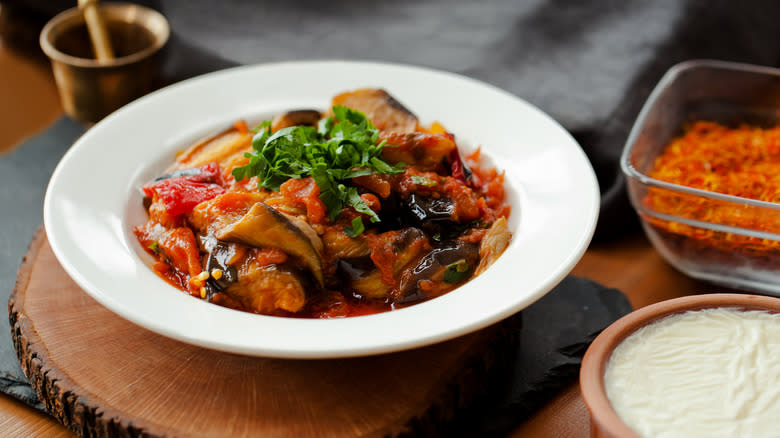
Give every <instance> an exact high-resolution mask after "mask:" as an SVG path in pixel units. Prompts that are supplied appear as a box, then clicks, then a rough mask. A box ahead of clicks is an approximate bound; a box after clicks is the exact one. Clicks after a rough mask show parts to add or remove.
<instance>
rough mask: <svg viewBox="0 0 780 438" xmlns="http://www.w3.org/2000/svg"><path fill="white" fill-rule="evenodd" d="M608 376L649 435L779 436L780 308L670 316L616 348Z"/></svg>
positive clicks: (618, 400) (615, 399) (618, 398)
mask: <svg viewBox="0 0 780 438" xmlns="http://www.w3.org/2000/svg"><path fill="white" fill-rule="evenodd" d="M604 383H605V386H606V390H607V397H608V398H609V400H610V402H611V403H612V406H613V408H614V409H615V411H616V412H617V414H618V415H619V416H620V418H621V419H623V421H624V422H625V423H626V424H627V425H628V426H630V427H631V428H632V429H633V430H634V431H636V432H637V433H638V434H639V435H641V436H643V437H645V438H671V437H685V438H694V437H708V438H712V437H729V438H734V437H751V438H753V437H763V438H771V437H780V314H770V313H767V312H760V311H741V310H736V309H706V310H700V311H691V312H687V313H683V314H679V315H673V316H669V317H667V318H664V319H662V320H660V321H657V322H655V323H653V324H650V325H648V326H645V327H643V328H641V329H639V330H637V331H636V332H634V333H633V334H632V335H630V336H629V337H628V338H626V340H624V341H623V342H622V343H621V344H620V345H619V346H618V347H617V348H616V349H615V351H614V352H613V353H612V357H611V358H610V360H609V363H608V364H607V371H606V373H605V375H604Z"/></svg>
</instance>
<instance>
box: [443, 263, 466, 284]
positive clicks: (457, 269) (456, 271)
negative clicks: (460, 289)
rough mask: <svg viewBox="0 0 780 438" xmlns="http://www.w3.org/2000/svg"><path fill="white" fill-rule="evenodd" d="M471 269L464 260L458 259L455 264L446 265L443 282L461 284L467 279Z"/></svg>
mask: <svg viewBox="0 0 780 438" xmlns="http://www.w3.org/2000/svg"><path fill="white" fill-rule="evenodd" d="M470 273H471V267H470V266H469V263H468V262H467V261H466V260H465V259H460V260H458V261H457V262H455V263H450V264H449V265H447V270H446V271H444V281H446V282H447V283H461V282H463V280H465V279H467V278H468V277H469V274H470Z"/></svg>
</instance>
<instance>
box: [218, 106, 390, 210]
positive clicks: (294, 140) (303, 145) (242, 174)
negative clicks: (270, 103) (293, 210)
mask: <svg viewBox="0 0 780 438" xmlns="http://www.w3.org/2000/svg"><path fill="white" fill-rule="evenodd" d="M256 130H257V134H255V136H254V137H253V139H252V148H253V149H254V152H253V153H250V154H246V156H247V157H248V158H249V163H248V164H247V165H245V166H241V167H236V168H235V169H233V177H235V179H236V181H240V180H243V179H247V178H251V177H253V176H257V177H258V186H259V187H264V188H266V189H269V190H274V191H277V190H279V186H280V185H281V184H282V183H284V182H285V181H287V180H288V179H290V178H304V177H306V176H312V177H313V178H314V181H315V182H316V183H317V186H319V188H320V199H321V200H322V202H324V203H325V206H326V207H327V208H328V217H329V218H330V220H331V221H335V220H336V219H338V217H339V215H340V214H341V210H342V209H343V208H344V207H345V206H351V207H353V208H354V209H355V210H357V211H358V212H360V213H364V214H366V215H368V216H369V218H370V220H371V222H379V217H378V216H377V215H376V213H374V212H373V211H372V210H371V209H370V208H368V206H367V205H366V204H365V202H363V200H362V199H360V195H359V194H358V192H357V189H356V188H355V187H347V185H346V184H347V183H349V181H350V180H351V178H355V177H358V176H365V175H370V174H371V173H383V174H396V173H400V172H403V168H404V165H403V163H399V164H397V165H395V166H393V165H391V164H389V163H387V162H385V161H384V160H382V158H381V154H382V148H383V147H384V146H385V143H384V142H381V143H379V130H378V129H377V128H376V127H375V126H374V124H373V123H371V121H370V120H369V119H368V118H367V117H366V116H365V114H363V113H361V112H360V111H355V110H353V109H350V108H347V107H343V106H338V105H337V106H334V107H333V116H332V117H328V118H325V119H322V120H320V121H319V122H318V123H317V127H316V128H315V127H312V126H291V127H288V128H284V129H280V130H279V131H277V132H274V133H271V121H270V120H268V121H265V122H263V123H262V124H260V125H259V126H258V127H257V128H256Z"/></svg>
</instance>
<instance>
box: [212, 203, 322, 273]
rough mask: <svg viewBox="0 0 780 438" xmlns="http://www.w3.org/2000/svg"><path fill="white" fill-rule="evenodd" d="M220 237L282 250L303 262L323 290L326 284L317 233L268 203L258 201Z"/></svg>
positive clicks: (223, 231)
mask: <svg viewBox="0 0 780 438" xmlns="http://www.w3.org/2000/svg"><path fill="white" fill-rule="evenodd" d="M216 237H217V239H219V240H225V241H228V242H237V243H244V244H247V245H249V246H254V247H260V248H262V247H266V248H268V247H270V248H278V249H281V250H282V251H284V252H286V253H287V254H290V255H292V256H295V257H297V258H299V259H300V260H301V261H303V263H304V264H305V265H306V266H307V267H308V268H309V270H311V273H312V274H313V275H314V278H315V279H316V280H317V283H318V284H319V286H320V287H322V286H324V284H325V280H324V277H323V272H322V251H323V245H322V240H321V239H320V238H319V236H317V233H316V232H315V231H314V230H313V229H312V228H311V226H310V225H309V224H308V223H306V222H305V221H303V220H300V219H298V218H295V217H292V216H287V215H285V214H282V213H279V212H278V211H276V210H275V209H274V208H272V207H270V206H268V205H267V204H264V203H262V202H258V203H257V204H255V205H254V206H252V208H251V209H249V211H248V212H247V213H246V214H245V215H244V217H243V218H241V219H240V220H239V221H238V222H235V223H233V224H230V225H228V226H227V227H225V228H223V229H221V230H219V231H217V232H216Z"/></svg>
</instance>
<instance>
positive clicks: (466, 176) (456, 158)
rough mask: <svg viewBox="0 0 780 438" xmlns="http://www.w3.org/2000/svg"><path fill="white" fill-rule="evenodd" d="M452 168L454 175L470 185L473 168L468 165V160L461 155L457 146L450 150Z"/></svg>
mask: <svg viewBox="0 0 780 438" xmlns="http://www.w3.org/2000/svg"><path fill="white" fill-rule="evenodd" d="M450 170H451V171H452V177H453V178H455V179H457V180H458V181H460V182H462V183H463V184H466V185H469V182H470V181H471V169H469V167H468V166H467V165H466V162H464V161H463V159H462V158H461V156H460V151H458V148H455V149H453V150H452V152H450Z"/></svg>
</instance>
